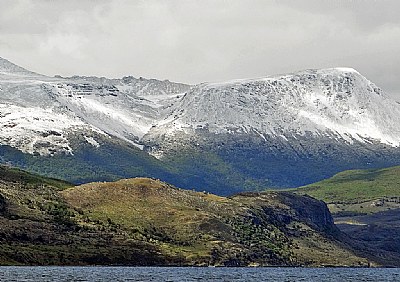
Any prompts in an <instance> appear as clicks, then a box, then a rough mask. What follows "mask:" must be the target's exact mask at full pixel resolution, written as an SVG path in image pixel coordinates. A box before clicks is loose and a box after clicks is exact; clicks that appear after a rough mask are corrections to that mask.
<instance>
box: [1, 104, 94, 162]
mask: <svg viewBox="0 0 400 282" xmlns="http://www.w3.org/2000/svg"><path fill="white" fill-rule="evenodd" d="M0 128H1V134H0V144H4V145H9V146H12V147H14V148H17V149H19V150H21V151H22V152H25V153H30V154H33V153H38V154H40V155H52V154H55V153H59V152H63V153H67V154H72V149H71V147H70V145H69V141H68V139H67V137H66V133H67V132H68V131H75V130H78V129H80V130H88V126H87V125H85V124H84V123H83V122H82V121H80V120H77V119H74V118H71V117H69V116H67V115H63V114H59V113H55V112H53V110H52V109H42V108H26V107H20V106H16V105H11V104H0ZM89 128H90V127H89Z"/></svg>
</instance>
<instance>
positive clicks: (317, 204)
mask: <svg viewBox="0 0 400 282" xmlns="http://www.w3.org/2000/svg"><path fill="white" fill-rule="evenodd" d="M279 200H280V201H282V203H284V204H286V205H288V206H290V207H291V208H292V209H293V210H294V211H295V212H296V218H297V220H299V221H302V222H307V223H308V224H309V225H311V226H313V228H315V229H317V230H319V231H329V232H338V229H337V227H336V226H335V224H334V221H333V218H332V215H331V213H330V212H329V209H328V207H327V205H326V204H325V203H324V202H323V201H318V200H316V199H314V198H311V197H307V196H305V197H301V198H299V197H297V196H296V195H294V194H292V193H288V192H281V193H279Z"/></svg>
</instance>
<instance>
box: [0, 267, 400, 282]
mask: <svg viewBox="0 0 400 282" xmlns="http://www.w3.org/2000/svg"><path fill="white" fill-rule="evenodd" d="M0 281H1V282H9V281H13V282H14V281H18V282H20V281H21V282H24V281H44V282H46V281H59V282H64V281H79V282H83V281H100V282H102V281H107V282H109V281H116V282H117V281H157V282H158V281H185V282H186V281H196V282H198V281H246V282H248V281H274V282H280V281H285V282H289V281H318V282H322V281H390V282H394V281H400V268H286V267H284V268H281V267H267V268H231V267H229V268H223V267H221V268H219V267H216V268H210V267H25V266H21V267H18V266H10V267H8V266H2V267H0Z"/></svg>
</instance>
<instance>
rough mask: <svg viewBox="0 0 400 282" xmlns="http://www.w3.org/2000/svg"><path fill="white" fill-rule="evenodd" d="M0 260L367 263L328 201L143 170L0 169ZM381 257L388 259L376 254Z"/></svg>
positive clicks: (35, 262) (40, 262)
mask: <svg viewBox="0 0 400 282" xmlns="http://www.w3.org/2000/svg"><path fill="white" fill-rule="evenodd" d="M1 171H2V174H0V175H1V179H0V180H1V181H0V226H1V229H0V264H3V265H4V264H11V265H16V264H23V265H54V264H56V265H93V264H96V265H97V264H103V265H225V266H247V265H288V266H289V265H292V266H297V265H311V266H321V265H336V266H339V265H340V266H343V265H352V266H362V265H366V264H367V262H368V260H367V258H366V257H368V258H369V260H370V261H374V258H372V257H371V256H370V255H368V254H362V253H360V252H356V251H355V250H353V249H352V247H350V246H349V242H348V241H343V239H342V236H341V233H340V231H339V230H338V229H337V228H336V227H335V226H334V224H333V220H332V217H331V215H330V213H329V211H328V209H327V208H326V205H325V204H324V203H323V202H321V201H317V200H315V199H312V198H310V197H303V196H298V195H294V194H292V193H289V192H266V193H244V194H239V195H236V196H233V197H229V198H226V197H219V196H215V195H212V194H209V193H202V192H194V191H188V190H183V189H178V188H175V187H173V186H171V185H169V184H167V183H164V182H161V181H159V180H155V179H148V178H136V179H126V180H120V181H117V182H111V183H104V182H101V183H90V184H85V185H82V186H76V187H71V186H70V185H69V184H67V183H65V182H58V181H56V180H54V179H47V178H41V177H39V176H35V175H32V174H26V173H25V172H22V171H19V170H14V169H8V168H4V167H1ZM376 262H377V263H383V264H385V262H382V261H376Z"/></svg>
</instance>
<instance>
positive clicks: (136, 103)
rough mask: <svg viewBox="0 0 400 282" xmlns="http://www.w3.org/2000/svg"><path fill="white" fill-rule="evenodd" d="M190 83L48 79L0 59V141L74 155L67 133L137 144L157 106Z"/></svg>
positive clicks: (34, 150) (21, 147)
mask: <svg viewBox="0 0 400 282" xmlns="http://www.w3.org/2000/svg"><path fill="white" fill-rule="evenodd" d="M188 87H189V86H187V85H184V84H179V83H172V82H169V81H157V80H147V79H143V78H140V79H135V78H133V77H124V78H123V79H115V80H110V79H105V78H90V77H72V78H62V77H54V78H50V77H46V76H42V75H38V74H35V73H32V72H29V71H27V70H25V69H23V68H21V67H18V66H16V65H14V64H12V63H10V62H9V61H7V60H5V59H0V126H1V128H2V130H1V132H0V143H1V144H3V145H10V146H12V147H15V148H17V149H19V150H21V151H23V152H26V153H39V154H42V155H48V154H55V153H73V152H72V149H71V148H70V146H69V142H68V140H67V137H66V135H67V133H71V132H74V131H83V132H89V133H90V132H97V133H100V134H103V135H109V136H112V137H116V138H119V139H123V140H125V141H128V142H130V143H133V144H136V145H138V142H139V140H140V138H141V137H142V136H143V135H144V134H145V133H147V131H148V130H149V129H150V128H151V126H152V125H154V124H155V123H156V122H157V121H158V119H160V114H161V111H160V110H159V109H160V107H162V106H164V105H165V106H168V105H170V104H171V103H173V102H174V100H176V99H178V98H179V97H180V93H182V92H184V91H185V90H187V89H188ZM88 138H89V137H88ZM88 140H92V139H88ZM92 141H95V140H92ZM91 143H93V144H96V143H94V142H91ZM138 146H140V145H138Z"/></svg>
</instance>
